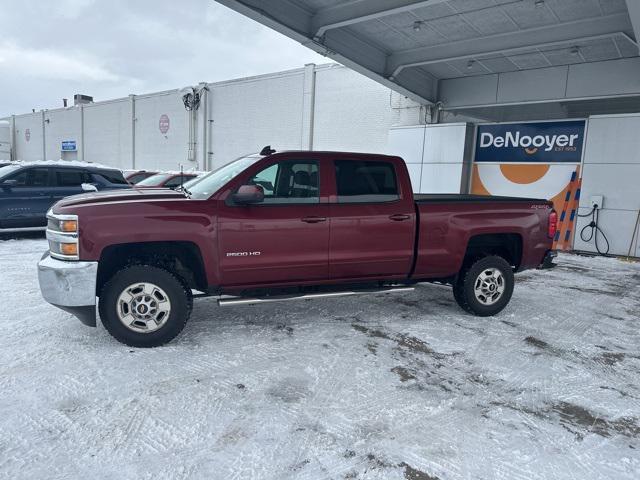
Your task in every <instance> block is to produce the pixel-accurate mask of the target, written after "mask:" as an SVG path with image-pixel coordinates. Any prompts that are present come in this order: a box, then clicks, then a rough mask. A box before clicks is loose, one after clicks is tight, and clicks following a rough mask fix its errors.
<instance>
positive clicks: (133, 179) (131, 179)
mask: <svg viewBox="0 0 640 480" xmlns="http://www.w3.org/2000/svg"><path fill="white" fill-rule="evenodd" d="M152 175H154V174H153V173H149V172H139V173H134V174H132V175H129V176H128V177H127V182H129V183H134V184H135V183H138V182H140V181H141V180H144V179H145V178H147V177H150V176H152Z"/></svg>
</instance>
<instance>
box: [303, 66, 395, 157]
mask: <svg viewBox="0 0 640 480" xmlns="http://www.w3.org/2000/svg"><path fill="white" fill-rule="evenodd" d="M315 84H316V91H315V110H314V118H313V125H314V129H313V149H314V150H338V151H340V150H343V151H354V152H372V153H383V152H385V151H386V150H387V135H388V133H389V128H390V127H391V125H392V123H393V119H394V112H393V109H392V107H391V91H390V90H389V89H388V88H386V87H383V86H382V85H380V84H379V83H377V82H374V81H373V80H370V79H368V78H366V77H364V76H362V75H360V74H359V73H356V72H354V71H353V70H350V69H348V68H345V67H342V66H339V65H326V66H321V67H318V68H317V69H316V82H315Z"/></svg>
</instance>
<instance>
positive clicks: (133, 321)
mask: <svg viewBox="0 0 640 480" xmlns="http://www.w3.org/2000/svg"><path fill="white" fill-rule="evenodd" d="M192 302H193V300H192V297H191V291H190V290H189V289H188V288H187V287H186V286H185V285H184V283H183V282H181V281H180V279H178V278H177V277H176V276H175V275H174V274H173V273H171V272H170V271H168V270H165V269H163V268H159V267H155V266H151V265H135V266H130V267H127V268H124V269H122V270H120V271H119V272H117V273H116V274H115V275H114V276H113V277H112V278H111V279H110V280H109V281H108V282H107V283H106V284H105V285H104V287H103V288H102V292H101V294H100V302H99V311H100V319H101V320H102V324H103V325H104V327H105V328H106V329H107V331H108V332H109V333H110V334H111V335H112V336H113V337H114V338H115V339H116V340H118V341H120V342H122V343H124V344H126V345H129V346H132V347H157V346H159V345H163V344H165V343H167V342H169V341H171V340H173V339H174V338H175V337H176V336H177V335H178V334H179V333H180V332H181V331H182V329H183V328H184V326H185V324H186V323H187V320H188V319H189V316H190V314H191V309H192Z"/></svg>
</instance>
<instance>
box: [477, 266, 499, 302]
mask: <svg viewBox="0 0 640 480" xmlns="http://www.w3.org/2000/svg"><path fill="white" fill-rule="evenodd" d="M504 289H505V280H504V275H503V274H502V272H501V271H500V270H498V269H497V268H486V269H484V270H483V271H482V272H480V275H478V277H477V278H476V281H475V284H474V286H473V293H474V294H475V296H476V299H477V300H478V301H479V302H480V303H481V304H482V305H493V304H494V303H496V302H497V301H498V300H500V298H501V297H502V294H503V293H504Z"/></svg>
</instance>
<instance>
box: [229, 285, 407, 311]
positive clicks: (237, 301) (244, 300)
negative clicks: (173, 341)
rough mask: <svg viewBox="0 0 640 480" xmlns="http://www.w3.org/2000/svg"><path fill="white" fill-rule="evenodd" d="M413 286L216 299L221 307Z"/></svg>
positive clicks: (372, 293) (376, 291) (377, 291)
mask: <svg viewBox="0 0 640 480" xmlns="http://www.w3.org/2000/svg"><path fill="white" fill-rule="evenodd" d="M413 290H415V287H386V288H375V289H366V290H365V289H363V290H345V291H337V292H322V293H302V294H299V295H295V294H294V295H273V296H266V297H253V298H252V297H230V298H220V299H218V305H220V306H221V307H231V306H235V305H256V304H259V303H275V302H291V301H294V300H313V299H317V298H333V297H351V296H356V295H376V294H383V293H403V292H411V291H413Z"/></svg>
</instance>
